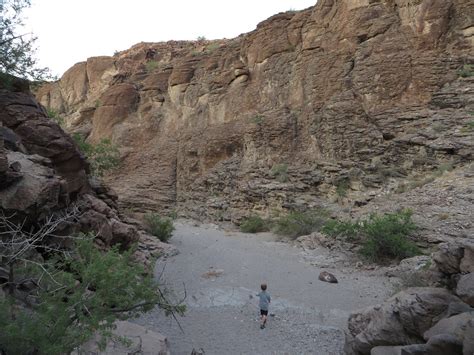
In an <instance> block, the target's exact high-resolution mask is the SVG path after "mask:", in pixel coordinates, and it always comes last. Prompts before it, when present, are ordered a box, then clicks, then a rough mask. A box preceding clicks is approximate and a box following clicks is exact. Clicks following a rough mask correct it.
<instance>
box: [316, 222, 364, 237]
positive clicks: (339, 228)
mask: <svg viewBox="0 0 474 355" xmlns="http://www.w3.org/2000/svg"><path fill="white" fill-rule="evenodd" d="M360 230H361V226H360V225H359V224H358V223H352V222H348V221H338V220H336V219H330V220H328V221H327V222H326V223H325V224H324V226H323V227H322V228H321V232H323V233H324V234H326V235H328V236H330V237H344V238H347V239H349V240H354V239H356V237H357V236H358V235H359V234H360Z"/></svg>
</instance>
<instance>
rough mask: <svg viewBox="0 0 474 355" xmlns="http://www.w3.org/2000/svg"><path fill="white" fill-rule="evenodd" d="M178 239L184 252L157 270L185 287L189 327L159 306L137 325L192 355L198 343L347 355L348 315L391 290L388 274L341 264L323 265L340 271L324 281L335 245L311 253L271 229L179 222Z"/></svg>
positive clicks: (249, 350) (218, 350)
mask: <svg viewBox="0 0 474 355" xmlns="http://www.w3.org/2000/svg"><path fill="white" fill-rule="evenodd" d="M171 243H172V244H174V245H175V246H177V247H178V249H179V250H180V254H178V255H177V256H174V257H171V258H169V259H168V260H162V261H160V262H158V263H157V266H156V270H155V273H156V277H159V275H160V274H162V275H161V280H162V281H166V283H167V284H168V285H170V286H171V287H172V288H173V289H174V290H175V291H176V293H177V295H178V296H179V295H180V294H182V292H183V283H184V284H185V286H186V291H187V299H186V303H187V306H188V311H187V312H186V315H185V316H184V317H182V318H179V321H180V324H181V326H182V328H183V330H184V333H182V332H181V331H180V329H179V327H178V325H177V324H176V322H175V321H174V320H172V319H171V318H169V317H165V316H164V315H163V314H162V312H161V311H160V310H155V311H153V312H150V313H148V314H146V315H145V316H143V317H142V318H140V319H138V320H137V323H140V324H142V325H145V326H147V327H149V328H151V329H154V330H157V331H159V332H160V333H162V334H164V335H165V336H167V337H168V339H169V342H170V349H171V353H172V354H188V355H189V354H190V353H191V351H192V349H193V348H195V349H196V350H198V349H200V348H202V349H204V351H205V353H206V354H207V355H208V354H219V355H221V354H321V355H323V354H325V355H330V354H343V351H342V348H343V344H344V332H343V330H344V329H345V326H346V322H347V317H348V315H349V313H350V312H351V311H353V310H355V309H358V308H361V307H366V306H369V305H373V304H376V303H379V302H381V301H382V300H383V299H385V298H386V297H387V296H388V295H389V294H390V292H391V284H390V282H389V280H388V278H385V277H380V276H370V275H368V274H367V273H365V274H364V273H361V272H353V271H352V269H351V268H344V267H342V266H341V267H340V268H339V269H331V268H325V269H324V270H328V271H329V272H332V273H333V274H335V275H336V277H337V278H338V280H339V283H338V284H329V283H325V282H321V281H319V280H318V275H319V273H320V272H321V271H322V270H323V269H321V268H318V267H317V266H314V265H318V263H315V260H323V264H325V265H328V264H329V265H331V257H332V256H331V254H330V252H329V251H327V250H325V249H321V250H315V251H304V250H302V249H301V248H297V247H293V246H291V245H289V244H287V243H282V242H278V241H276V238H275V236H273V235H272V234H270V233H260V234H257V235H254V234H244V233H239V232H235V231H224V230H221V229H218V228H217V227H215V226H194V225H192V224H191V223H187V222H183V221H180V222H178V223H176V231H175V233H174V236H173V238H172V239H171ZM335 260H336V259H335ZM334 265H336V263H334ZM337 265H340V263H337ZM163 269H164V272H163ZM262 282H266V283H267V284H268V292H269V293H270V294H271V296H272V303H271V305H270V307H271V308H270V314H271V315H272V316H271V317H269V320H268V326H267V328H266V329H264V330H261V329H260V328H259V323H258V317H259V315H258V311H259V310H258V300H257V297H255V295H256V294H257V293H258V292H259V288H260V283H262Z"/></svg>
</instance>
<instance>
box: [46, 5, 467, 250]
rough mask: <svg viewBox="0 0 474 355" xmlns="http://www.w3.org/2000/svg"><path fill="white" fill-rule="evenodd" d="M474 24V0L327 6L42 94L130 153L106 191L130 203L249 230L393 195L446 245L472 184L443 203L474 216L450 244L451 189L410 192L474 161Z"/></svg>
mask: <svg viewBox="0 0 474 355" xmlns="http://www.w3.org/2000/svg"><path fill="white" fill-rule="evenodd" d="M473 13H474V4H472V1H469V0H448V1H446V0H422V1H408V0H395V1H392V0H390V1H388V0H376V1H355V0H351V1H334V0H321V1H318V3H317V4H316V5H315V6H314V7H313V8H309V9H307V10H304V11H301V12H287V13H281V14H278V15H275V16H273V17H271V18H269V19H268V20H266V21H263V22H262V23H260V24H259V25H258V27H257V29H256V30H254V31H253V32H250V33H248V34H245V35H242V36H240V37H238V38H235V39H231V40H217V41H195V42H182V41H181V42H176V41H170V42H167V43H140V44H137V45H135V46H133V47H132V48H130V49H128V50H126V51H122V52H120V53H118V54H117V55H115V56H114V57H96V58H89V59H88V60H87V61H85V62H82V63H78V64H76V65H75V66H73V67H72V68H71V69H69V70H68V71H67V72H66V73H65V74H64V76H63V77H62V79H61V80H60V81H58V82H57V83H51V84H48V85H46V86H43V87H42V88H40V89H39V90H38V92H37V97H38V99H39V101H40V102H41V103H42V104H43V105H45V106H47V107H49V108H52V109H54V110H56V111H58V112H59V113H61V114H62V115H63V116H64V117H65V119H66V125H67V129H69V130H71V131H76V132H82V133H84V134H86V135H88V136H89V139H90V140H91V141H94V142H96V141H98V140H99V139H101V138H104V137H110V138H112V140H113V141H114V142H115V143H116V144H118V145H119V146H120V147H121V152H122V157H123V165H122V167H121V169H120V170H117V172H116V173H114V174H113V175H111V176H109V178H108V181H109V182H110V183H111V184H112V186H113V187H114V188H115V189H116V190H117V191H118V193H119V195H120V196H121V199H120V203H121V204H122V205H125V206H127V207H128V208H131V209H134V210H137V211H140V212H143V211H147V210H157V209H162V210H163V209H166V208H168V209H178V211H179V213H180V214H181V215H182V216H187V217H193V218H199V219H208V218H210V219H214V220H216V219H217V220H232V221H239V220H240V219H241V218H242V217H243V216H245V215H247V214H248V213H249V210H253V211H254V212H257V213H260V214H262V215H265V214H268V213H270V212H271V211H272V210H281V209H292V208H312V207H316V206H318V205H319V204H320V200H321V199H327V198H329V199H330V200H331V199H342V200H343V201H344V202H345V203H346V205H347V206H363V205H367V204H371V203H372V202H371V201H372V200H374V199H375V198H376V197H377V196H381V199H382V200H387V196H386V194H387V193H396V194H399V195H398V196H399V198H398V199H399V200H400V201H399V203H398V202H397V205H398V204H404V203H405V202H406V201H408V204H410V205H413V206H414V207H420V208H422V209H423V210H422V211H417V210H415V214H416V213H420V214H423V215H424V218H426V219H427V223H426V228H427V229H428V230H429V232H427V233H425V235H424V237H425V239H426V240H429V241H430V242H439V239H440V238H448V237H447V236H446V235H448V236H449V237H459V236H462V235H464V234H465V233H470V232H472V230H473V228H474V227H473V225H472V223H471V221H472V212H469V211H472V210H473V209H472V205H473V200H472V191H471V192H469V191H468V190H469V188H468V186H471V189H472V184H471V185H470V184H469V183H468V182H466V183H463V181H467V180H466V179H471V180H470V181H472V178H473V176H474V174H471V175H470V177H469V176H468V175H469V174H470V173H469V171H470V170H469V169H467V170H462V171H463V175H462V176H461V177H460V178H459V179H457V180H456V181H457V182H455V183H452V184H450V186H451V185H452V186H454V188H445V189H443V193H444V194H445V195H446V196H444V195H443V196H442V198H439V199H440V203H442V205H441V206H444V204H447V203H451V204H452V205H456V204H458V205H459V206H464V205H466V206H467V207H468V208H467V209H466V208H464V207H463V208H460V210H459V213H458V211H457V210H456V211H455V212H454V213H453V214H454V215H455V217H454V218H456V219H459V220H461V221H462V222H461V223H462V224H463V226H462V227H459V228H447V229H446V230H444V229H442V230H443V232H445V231H447V232H449V233H443V235H444V236H443V237H441V236H440V233H438V232H437V231H439V230H440V228H438V227H439V225H440V224H441V223H440V221H438V216H437V213H436V212H437V211H436V210H435V208H436V206H438V204H437V202H433V200H436V199H438V197H437V194H436V193H437V191H438V190H439V188H438V186H436V188H432V191H433V193H431V192H430V191H431V190H429V186H428V192H427V193H426V194H425V193H423V194H420V193H417V194H415V196H414V197H413V196H412V195H411V194H410V191H406V192H404V191H405V190H410V189H412V188H415V187H416V186H417V184H419V185H423V184H424V182H423V181H425V180H426V183H430V182H431V181H433V180H436V179H437V177H438V175H436V174H437V173H438V172H440V171H441V173H442V171H444V170H446V167H448V166H449V167H454V168H455V169H458V168H463V169H464V168H466V167H467V166H468V164H469V163H470V162H471V161H472V159H473V152H474V143H473V142H474V139H473V134H474V132H473V130H472V129H470V128H469V127H470V126H469V122H471V121H472V116H471V114H470V112H473V111H474V93H473V89H472V88H473V84H474V78H472V77H463V76H461V75H460V70H461V69H463V68H464V66H465V65H469V64H471V65H472V64H473V63H474V58H473V56H472V54H473V53H472V46H473V41H474V39H473V38H474V37H473V33H474V32H473V29H474V23H473V21H474V20H473V18H474V17H473V16H472V14H473ZM275 167H276V169H275ZM429 180H430V181H429ZM340 187H343V188H344V196H343V197H341V196H339V195H341V191H342V190H341V188H340ZM338 188H339V189H338ZM338 191H339V192H338ZM435 192H436V193H435ZM405 194H406V195H405ZM423 196H426V200H427V201H424V200H423ZM461 196H462V197H461ZM469 196H471V197H469ZM390 199H392V198H390ZM428 200H429V201H428ZM441 206H440V207H438V210H439V209H440V208H441ZM446 208H449V206H446ZM433 210H434V212H433V213H431V212H432V211H433ZM425 211H427V212H429V213H424V212H425ZM450 212H451V211H450ZM446 213H447V212H445V211H441V212H440V213H439V214H440V215H443V216H445V215H446ZM451 213H452V212H451ZM429 215H431V216H429ZM450 217H451V216H449V218H448V219H450ZM443 218H444V219H443V221H445V220H446V217H443ZM441 228H443V226H441ZM463 233H464V234H463ZM432 234H434V236H432Z"/></svg>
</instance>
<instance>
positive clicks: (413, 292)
mask: <svg viewBox="0 0 474 355" xmlns="http://www.w3.org/2000/svg"><path fill="white" fill-rule="evenodd" d="M451 302H459V299H458V298H457V297H456V296H454V295H452V294H451V293H450V292H449V291H447V290H446V289H443V288H434V287H420V288H410V289H407V290H405V291H402V292H400V293H398V294H396V295H395V296H393V297H391V298H389V299H388V300H387V301H385V302H384V303H383V304H381V305H378V306H375V307H369V308H366V309H364V310H362V311H358V312H355V313H352V314H351V315H350V317H349V324H348V329H349V337H348V341H347V343H346V348H347V351H348V352H349V353H353V354H369V353H370V350H371V349H372V348H373V347H375V346H381V345H409V344H417V343H422V342H423V334H424V333H425V332H426V331H427V330H428V329H430V328H431V327H432V326H433V325H434V324H436V323H437V322H438V321H439V320H440V319H441V318H442V317H443V316H444V314H445V312H446V311H447V309H448V306H449V304H450V303H451Z"/></svg>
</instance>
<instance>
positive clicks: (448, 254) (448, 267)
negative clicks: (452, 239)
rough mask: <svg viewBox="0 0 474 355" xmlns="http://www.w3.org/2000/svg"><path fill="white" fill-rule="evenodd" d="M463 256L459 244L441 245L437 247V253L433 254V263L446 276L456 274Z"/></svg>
mask: <svg viewBox="0 0 474 355" xmlns="http://www.w3.org/2000/svg"><path fill="white" fill-rule="evenodd" d="M463 254H464V252H463V248H462V246H461V245H460V244H458V243H442V244H440V245H439V246H438V251H436V252H435V253H433V261H434V262H435V263H436V265H437V267H438V269H439V270H440V271H441V272H442V273H444V274H447V275H451V274H458V273H459V272H460V268H459V265H460V263H461V259H462V258H463Z"/></svg>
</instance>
